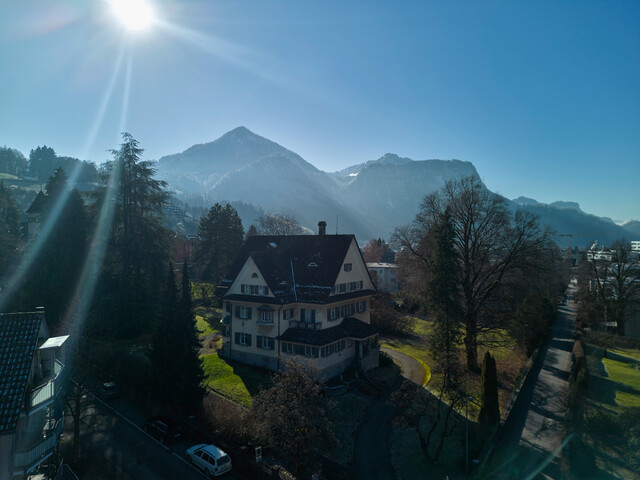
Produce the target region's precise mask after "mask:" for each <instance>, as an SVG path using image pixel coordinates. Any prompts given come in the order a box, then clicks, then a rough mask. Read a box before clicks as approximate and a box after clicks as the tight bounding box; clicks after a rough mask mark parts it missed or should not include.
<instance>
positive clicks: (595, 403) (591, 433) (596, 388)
mask: <svg viewBox="0 0 640 480" xmlns="http://www.w3.org/2000/svg"><path fill="white" fill-rule="evenodd" d="M587 366H588V369H589V375H590V377H589V391H588V397H587V402H586V406H585V417H586V418H587V422H586V431H585V439H586V441H587V443H588V445H589V446H590V447H591V451H592V452H593V453H592V454H593V455H594V456H595V459H596V463H597V466H598V468H599V470H600V473H601V474H602V478H621V479H625V480H626V479H635V478H638V474H640V470H638V469H635V471H634V468H633V467H632V466H631V464H630V463H629V461H630V459H631V456H632V455H635V456H636V457H637V450H634V447H633V445H631V444H629V442H628V439H627V438H625V434H626V432H625V431H624V430H620V427H619V426H616V424H617V423H618V422H619V421H620V420H621V419H622V417H623V415H625V414H628V413H630V412H633V411H636V412H637V408H636V409H635V410H634V409H633V408H632V407H640V371H639V370H636V369H635V366H634V365H633V364H629V363H623V362H618V361H616V360H611V359H608V358H601V357H599V356H595V355H587ZM636 415H637V414H636ZM635 460H637V458H635ZM607 474H609V475H608V476H607V477H605V475H607Z"/></svg>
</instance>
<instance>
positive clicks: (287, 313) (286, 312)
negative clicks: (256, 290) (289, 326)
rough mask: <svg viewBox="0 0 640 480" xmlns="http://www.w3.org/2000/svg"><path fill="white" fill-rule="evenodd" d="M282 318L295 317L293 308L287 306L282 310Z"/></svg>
mask: <svg viewBox="0 0 640 480" xmlns="http://www.w3.org/2000/svg"><path fill="white" fill-rule="evenodd" d="M282 318H284V319H285V320H289V319H290V318H293V308H285V309H284V310H283V312H282Z"/></svg>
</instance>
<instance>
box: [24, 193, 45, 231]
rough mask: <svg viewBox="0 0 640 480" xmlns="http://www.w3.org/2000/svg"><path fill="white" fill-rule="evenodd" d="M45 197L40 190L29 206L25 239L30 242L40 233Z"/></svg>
mask: <svg viewBox="0 0 640 480" xmlns="http://www.w3.org/2000/svg"><path fill="white" fill-rule="evenodd" d="M46 200H47V197H46V195H45V194H44V192H43V191H42V190H40V192H38V194H37V195H36V198H34V199H33V202H31V206H30V207H29V209H28V210H27V239H28V240H32V239H34V238H35V237H37V236H38V234H39V233H40V228H41V226H42V225H41V223H42V218H43V217H42V214H43V212H44V205H45V203H46Z"/></svg>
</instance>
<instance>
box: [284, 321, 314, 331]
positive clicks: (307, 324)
mask: <svg viewBox="0 0 640 480" xmlns="http://www.w3.org/2000/svg"><path fill="white" fill-rule="evenodd" d="M289 327H290V328H306V329H309V330H320V328H321V327H322V322H300V321H291V322H289Z"/></svg>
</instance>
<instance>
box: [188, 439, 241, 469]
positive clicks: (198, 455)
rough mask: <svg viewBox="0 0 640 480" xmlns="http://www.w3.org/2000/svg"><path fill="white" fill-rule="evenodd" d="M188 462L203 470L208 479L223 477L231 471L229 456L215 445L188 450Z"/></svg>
mask: <svg viewBox="0 0 640 480" xmlns="http://www.w3.org/2000/svg"><path fill="white" fill-rule="evenodd" d="M187 461H188V462H189V463H191V464H193V465H195V466H196V467H198V468H199V469H200V470H202V471H203V472H204V474H205V475H206V476H207V477H210V476H218V475H222V474H223V473H226V472H228V471H229V470H231V459H230V458H229V455H227V454H226V453H224V451H222V450H221V449H219V448H218V447H216V446H215V445H207V444H205V443H201V444H199V445H194V446H193V447H191V448H189V449H188V450H187Z"/></svg>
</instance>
